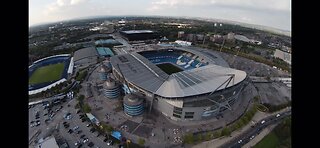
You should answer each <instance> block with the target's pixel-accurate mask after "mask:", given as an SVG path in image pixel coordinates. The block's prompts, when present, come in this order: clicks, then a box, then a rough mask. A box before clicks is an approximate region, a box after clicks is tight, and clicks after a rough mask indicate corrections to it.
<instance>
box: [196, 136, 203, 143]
mask: <svg viewBox="0 0 320 148" xmlns="http://www.w3.org/2000/svg"><path fill="white" fill-rule="evenodd" d="M202 140H203V138H202V134H198V136H197V141H198V142H201V141H202Z"/></svg>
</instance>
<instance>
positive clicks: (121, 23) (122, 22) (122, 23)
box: [118, 19, 126, 26]
mask: <svg viewBox="0 0 320 148" xmlns="http://www.w3.org/2000/svg"><path fill="white" fill-rule="evenodd" d="M118 25H119V26H124V25H126V21H124V20H123V19H121V20H120V21H118Z"/></svg>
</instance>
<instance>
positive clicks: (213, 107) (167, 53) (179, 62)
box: [110, 47, 247, 121]
mask: <svg viewBox="0 0 320 148" xmlns="http://www.w3.org/2000/svg"><path fill="white" fill-rule="evenodd" d="M110 62H111V65H112V73H113V75H114V77H115V79H117V80H118V81H120V82H121V83H122V84H123V85H124V88H128V87H129V88H130V90H132V91H133V92H139V93H141V94H142V95H143V96H144V97H145V99H146V103H147V106H148V107H147V108H146V109H147V110H148V111H151V110H152V109H155V110H156V111H158V112H160V113H162V114H163V115H165V116H166V117H168V118H170V119H172V120H175V121H190V120H203V119H210V118H213V117H216V116H219V115H221V114H222V113H223V111H225V110H227V109H230V110H231V108H232V105H233V104H234V102H235V101H236V100H238V98H239V97H238V96H239V94H240V92H241V90H242V88H243V84H244V83H243V82H244V80H245V79H246V78H247V74H246V72H244V71H240V70H236V69H232V68H230V67H229V65H228V64H227V63H226V61H224V60H223V59H222V58H221V57H220V56H219V55H216V54H213V53H210V54H209V53H207V52H204V51H201V50H196V49H195V48H193V47H184V48H180V47H157V48H155V49H154V50H148V51H141V52H134V53H128V54H121V55H117V56H113V57H111V59H110Z"/></svg>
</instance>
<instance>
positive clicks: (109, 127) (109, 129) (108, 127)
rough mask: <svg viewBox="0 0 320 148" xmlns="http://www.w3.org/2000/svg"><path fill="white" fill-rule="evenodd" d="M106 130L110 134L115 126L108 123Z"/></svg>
mask: <svg viewBox="0 0 320 148" xmlns="http://www.w3.org/2000/svg"><path fill="white" fill-rule="evenodd" d="M106 130H107V132H108V133H109V134H110V133H111V132H112V131H113V130H114V128H113V127H112V126H110V125H107V129H106Z"/></svg>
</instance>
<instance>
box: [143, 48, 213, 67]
mask: <svg viewBox="0 0 320 148" xmlns="http://www.w3.org/2000/svg"><path fill="white" fill-rule="evenodd" d="M139 54H140V55H142V56H144V57H145V58H147V59H148V60H149V61H151V62H152V63H154V64H163V63H171V64H174V65H176V66H178V67H180V68H181V69H183V70H190V69H194V68H197V67H202V66H205V65H208V64H207V63H204V62H201V61H200V60H199V59H198V57H197V56H196V55H194V54H191V53H188V52H185V51H178V50H170V49H169V50H162V51H143V52H139ZM187 54H189V56H187ZM190 55H191V57H190Z"/></svg>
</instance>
